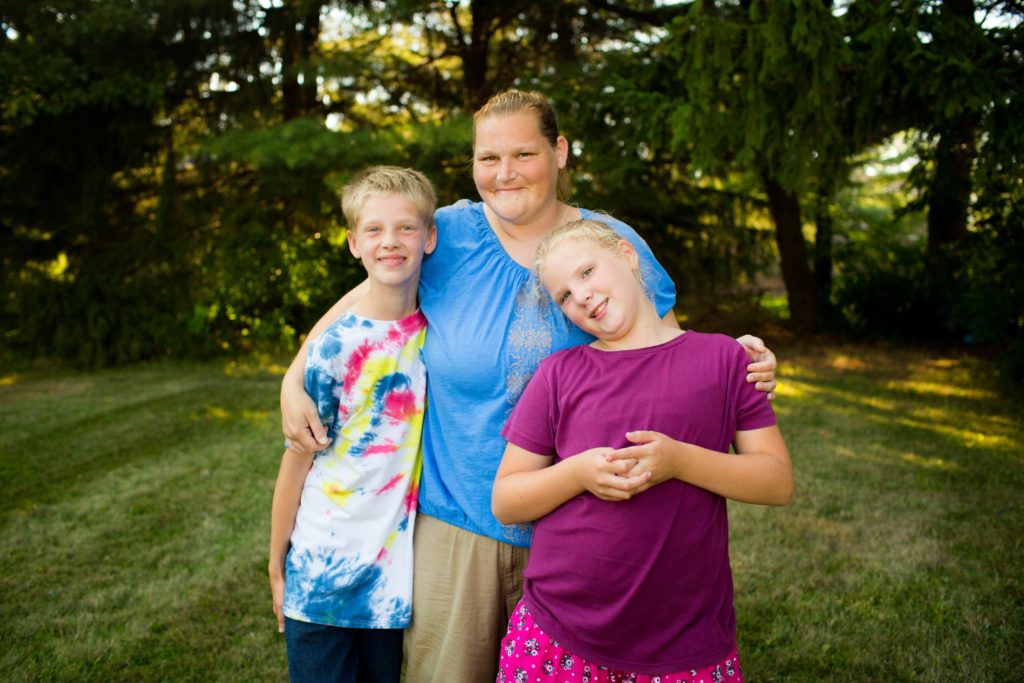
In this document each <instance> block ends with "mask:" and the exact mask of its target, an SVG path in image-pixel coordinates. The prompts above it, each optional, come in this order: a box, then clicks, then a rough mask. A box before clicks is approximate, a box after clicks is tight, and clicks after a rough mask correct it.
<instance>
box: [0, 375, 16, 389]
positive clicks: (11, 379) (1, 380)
mask: <svg viewBox="0 0 1024 683" xmlns="http://www.w3.org/2000/svg"><path fill="white" fill-rule="evenodd" d="M17 381H18V375H17V374H10V375H4V376H3V377H0V387H5V386H9V385H11V384H14V383H15V382H17Z"/></svg>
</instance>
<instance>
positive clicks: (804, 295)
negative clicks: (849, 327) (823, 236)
mask: <svg viewBox="0 0 1024 683" xmlns="http://www.w3.org/2000/svg"><path fill="white" fill-rule="evenodd" d="M761 177H762V180H763V181H764V188H765V192H766V193H767V195H768V206H769V210H770V211H771V214H772V220H773V221H774V222H775V243H776V244H777V245H778V247H779V259H780V261H781V263H782V279H783V280H784V281H785V283H786V296H787V297H788V299H789V320H790V323H791V324H792V325H793V328H794V329H795V330H797V331H798V332H801V333H804V334H807V333H811V332H815V331H816V330H817V329H818V321H819V316H818V291H817V286H816V283H815V281H814V274H813V273H812V272H811V267H810V265H809V263H808V261H807V245H806V244H805V242H804V234H803V225H802V223H803V221H802V220H801V218H800V200H799V199H798V198H797V196H796V194H795V193H793V192H790V191H788V190H786V189H784V188H783V187H782V186H781V185H779V184H778V183H777V182H776V181H775V180H774V179H772V178H771V177H769V176H768V175H767V174H762V176H761Z"/></svg>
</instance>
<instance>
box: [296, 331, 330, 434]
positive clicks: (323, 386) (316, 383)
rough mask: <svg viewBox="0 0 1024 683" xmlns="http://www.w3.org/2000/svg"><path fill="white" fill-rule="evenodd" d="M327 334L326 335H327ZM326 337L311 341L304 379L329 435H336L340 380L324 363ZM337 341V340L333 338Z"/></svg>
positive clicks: (307, 390) (307, 391)
mask: <svg viewBox="0 0 1024 683" xmlns="http://www.w3.org/2000/svg"><path fill="white" fill-rule="evenodd" d="M325 336H326V335H325ZM323 339H324V337H321V338H319V339H316V340H314V341H313V342H310V344H309V345H308V352H307V355H306V372H305V375H304V377H303V381H304V383H305V387H306V393H307V394H309V397H310V398H311V399H313V403H315V404H316V412H317V414H318V415H319V416H320V422H322V423H323V425H324V427H325V428H326V429H327V433H328V436H329V437H330V438H333V437H334V422H335V419H336V418H337V416H338V403H339V398H338V390H339V387H338V382H337V381H336V380H335V379H334V377H333V375H331V374H330V373H328V372H325V369H324V368H323V367H322V364H323V363H324V362H326V360H325V354H324V353H323V349H322V348H321V347H322V346H323V344H322V340H323ZM332 341H336V340H332Z"/></svg>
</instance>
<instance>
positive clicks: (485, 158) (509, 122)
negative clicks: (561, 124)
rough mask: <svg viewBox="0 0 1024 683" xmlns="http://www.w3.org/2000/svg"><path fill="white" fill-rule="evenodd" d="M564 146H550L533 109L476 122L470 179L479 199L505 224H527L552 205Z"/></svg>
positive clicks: (561, 142) (564, 156)
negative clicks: (474, 184)
mask: <svg viewBox="0 0 1024 683" xmlns="http://www.w3.org/2000/svg"><path fill="white" fill-rule="evenodd" d="M568 154H569V145H568V143H567V142H566V140H565V138H564V137H562V136H559V137H558V140H557V141H556V143H555V144H554V145H552V144H551V143H550V142H549V141H548V140H547V138H545V137H544V136H543V135H542V134H541V132H540V125H539V124H538V122H537V117H536V115H534V114H533V113H531V112H529V111H526V112H521V113H517V114H509V115H506V116H492V117H488V118H485V119H481V120H479V121H477V123H476V138H475V139H474V141H473V181H474V182H475V183H476V189H477V191H478V192H479V193H480V198H481V199H483V201H484V203H485V204H487V206H488V208H490V209H491V211H493V212H494V213H495V214H497V216H498V217H499V218H501V219H502V220H503V221H505V222H507V223H512V224H528V223H530V222H532V221H534V220H536V219H538V218H540V217H541V216H542V215H543V213H544V212H545V211H550V210H551V209H552V208H553V207H554V206H556V205H557V204H558V171H559V169H561V168H564V167H565V163H566V159H567V158H568Z"/></svg>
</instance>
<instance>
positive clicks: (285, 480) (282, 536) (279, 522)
mask: <svg viewBox="0 0 1024 683" xmlns="http://www.w3.org/2000/svg"><path fill="white" fill-rule="evenodd" d="M312 463H313V455H312V454H311V453H300V452H298V451H294V450H292V449H290V448H289V449H286V450H285V452H284V455H282V456H281V469H280V470H278V473H277V483H276V484H274V502H273V503H272V504H271V507H270V563H269V565H268V567H267V571H268V573H269V574H270V592H271V595H272V597H273V605H274V614H275V615H276V616H277V630H278V632H279V633H284V613H283V612H282V608H283V606H284V559H285V556H286V555H287V554H288V543H289V539H290V538H291V536H292V529H294V528H295V514H296V513H297V512H298V510H299V500H300V499H301V498H302V486H303V484H304V483H305V482H306V475H307V474H308V473H309V467H310V465H311V464H312Z"/></svg>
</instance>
